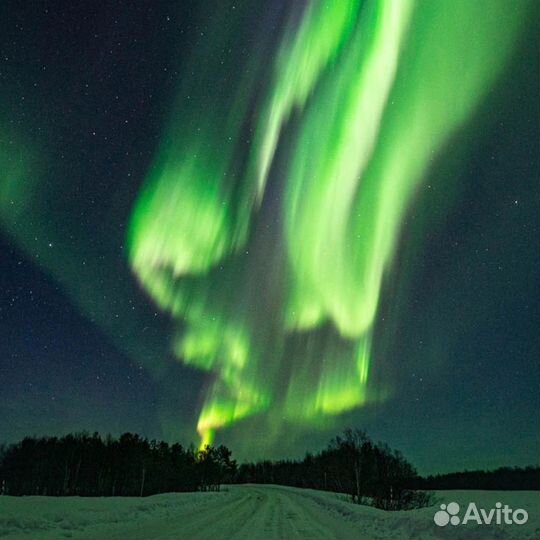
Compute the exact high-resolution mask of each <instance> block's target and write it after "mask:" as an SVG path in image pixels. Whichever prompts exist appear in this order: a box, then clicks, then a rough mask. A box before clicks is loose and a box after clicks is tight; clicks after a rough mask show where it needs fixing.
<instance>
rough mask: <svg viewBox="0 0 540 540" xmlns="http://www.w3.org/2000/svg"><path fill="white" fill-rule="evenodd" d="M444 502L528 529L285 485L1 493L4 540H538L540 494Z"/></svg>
mask: <svg viewBox="0 0 540 540" xmlns="http://www.w3.org/2000/svg"><path fill="white" fill-rule="evenodd" d="M437 496H438V497H439V498H440V500H441V501H458V502H459V503H460V504H461V505H466V504H467V501H471V500H474V501H477V502H478V503H480V504H482V505H484V506H485V507H486V508H488V507H493V506H494V505H495V501H500V500H502V501H503V502H508V503H511V504H512V506H513V507H514V508H517V507H521V508H526V509H527V511H528V512H529V522H528V523H527V524H526V525H524V526H505V527H501V526H499V527H492V526H485V525H483V526H478V525H473V526H471V527H469V526H467V527H466V528H465V527H456V528H452V527H446V528H441V527H437V526H436V525H435V524H434V522H433V515H434V512H435V511H436V510H437V509H438V508H439V506H438V505H437V506H435V507H432V508H423V509H420V510H413V511H407V512H384V511H382V510H378V509H375V508H371V507H367V506H360V505H353V504H351V503H350V502H348V500H347V499H346V497H344V496H340V495H336V494H333V493H325V492H320V491H314V490H301V489H295V488H286V487H280V486H260V485H245V486H227V487H225V489H224V490H223V491H221V492H219V493H171V494H165V495H156V496H153V497H146V498H142V499H141V498H135V497H134V498H122V497H115V498H82V497H65V498H54V497H0V540H65V539H71V540H192V539H193V540H197V539H199V540H243V539H246V540H247V539H249V540H275V539H287V540H294V539H298V538H305V539H311V540H317V539H325V540H333V539H343V540H355V539H358V540H389V539H395V540H401V539H403V540H409V539H423V540H433V539H439V538H440V539H443V538H453V539H458V538H459V539H460V540H464V539H465V540H485V539H486V538H497V539H499V540H503V539H515V540H517V539H519V540H537V539H538V538H540V525H539V509H540V492H511V493H508V492H506V493H505V492H482V491H476V492H475V491H468V492H465V491H461V492H459V491H454V492H438V493H437Z"/></svg>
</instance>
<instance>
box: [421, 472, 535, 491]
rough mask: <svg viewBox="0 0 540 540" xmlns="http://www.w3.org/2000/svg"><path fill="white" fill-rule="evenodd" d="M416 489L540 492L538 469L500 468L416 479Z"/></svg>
mask: <svg viewBox="0 0 540 540" xmlns="http://www.w3.org/2000/svg"><path fill="white" fill-rule="evenodd" d="M412 487H415V488H418V489H484V490H503V491H516V490H530V491H538V490H540V467H524V468H518V467H500V468H499V469H496V470H494V471H483V470H478V471H464V472H454V473H449V474H437V475H434V476H428V477H425V478H417V479H415V481H414V482H413V484H412Z"/></svg>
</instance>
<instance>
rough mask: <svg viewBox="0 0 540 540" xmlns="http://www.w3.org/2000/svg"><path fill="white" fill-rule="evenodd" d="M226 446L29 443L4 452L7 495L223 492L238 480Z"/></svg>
mask: <svg viewBox="0 0 540 540" xmlns="http://www.w3.org/2000/svg"><path fill="white" fill-rule="evenodd" d="M236 468H237V465H236V462H235V461H234V460H233V459H232V458H231V451H230V450H229V449H228V448H226V447H225V446H219V447H217V448H213V447H211V446H206V447H205V448H204V449H202V450H197V449H195V448H194V447H193V446H191V447H189V448H184V447H183V446H182V445H180V444H172V445H169V444H167V443H166V442H162V441H154V440H153V441H148V440H147V439H143V438H141V437H139V436H138V435H133V434H131V433H125V434H123V435H122V436H120V437H119V438H118V439H114V438H112V437H110V436H108V437H106V438H104V439H103V438H102V437H100V436H99V435H98V434H97V433H94V434H93V435H88V434H86V433H80V434H75V435H67V436H65V437H61V438H57V437H40V438H36V437H26V438H25V439H23V440H22V441H21V442H19V443H18V444H15V445H11V446H8V447H4V448H3V450H2V451H1V452H0V493H3V494H6V495H51V496H64V495H80V496H116V495H118V496H145V495H154V494H156V493H165V492H175V491H207V490H219V489H220V486H221V485H222V484H224V483H227V482H231V481H232V480H233V479H234V476H235V474H236Z"/></svg>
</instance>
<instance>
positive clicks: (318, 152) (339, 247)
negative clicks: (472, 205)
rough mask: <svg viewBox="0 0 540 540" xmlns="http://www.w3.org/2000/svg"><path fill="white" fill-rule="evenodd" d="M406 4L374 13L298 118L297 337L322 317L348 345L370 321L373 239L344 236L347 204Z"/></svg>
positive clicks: (391, 68)
mask: <svg viewBox="0 0 540 540" xmlns="http://www.w3.org/2000/svg"><path fill="white" fill-rule="evenodd" d="M411 5H412V3H411V2H410V1H407V0H403V1H400V2H384V3H380V4H379V5H377V6H376V11H375V12H374V13H370V15H371V16H370V17H369V18H366V19H364V21H363V23H364V24H362V25H360V26H359V28H358V30H357V33H356V39H355V40H354V41H353V43H352V44H351V48H350V53H349V54H347V56H346V58H345V59H344V60H343V61H342V62H341V63H340V64H339V65H338V66H336V67H335V68H334V70H333V72H332V73H331V75H330V76H329V78H330V79H331V80H330V81H324V82H323V90H322V91H321V92H320V93H319V94H318V95H316V96H315V97H314V100H313V102H312V104H311V107H310V109H309V111H308V112H307V114H306V120H305V122H304V127H303V129H302V132H301V134H300V137H299V143H298V151H297V152H296V154H295V157H294V158H293V164H292V167H291V182H290V183H289V190H288V202H287V209H288V212H287V218H288V219H287V236H288V240H289V254H290V260H291V263H292V265H293V269H294V273H295V276H296V279H297V280H298V285H297V286H296V289H295V291H294V293H293V302H292V304H291V305H290V308H289V313H288V322H289V325H290V326H291V327H292V328H304V329H305V328H306V327H309V326H313V325H316V324H317V323H318V322H320V319H321V318H322V317H323V316H325V315H329V316H330V317H331V318H332V319H333V321H334V322H335V324H336V325H337V326H338V328H339V329H340V330H341V331H342V332H343V333H344V334H345V335H347V336H350V337H354V336H358V335H360V334H361V333H362V332H363V331H365V330H367V329H368V328H369V326H370V325H371V323H372V321H373V317H374V314H375V310H376V307H377V300H378V296H379V291H380V279H381V273H380V272H377V271H376V270H375V269H374V266H375V261H374V260H373V258H372V257H371V256H369V255H371V254H367V253H366V247H367V246H366V244H368V243H369V242H370V240H371V238H370V237H371V231H369V230H365V229H364V230H362V231H360V232H359V236H358V238H357V239H355V240H356V241H355V240H353V242H355V244H356V245H351V243H350V242H349V239H348V238H347V233H348V226H349V220H350V215H351V209H352V205H353V204H354V200H355V197H356V196H357V193H358V190H360V193H363V186H362V185H361V180H362V173H363V171H364V169H365V167H366V165H367V163H368V160H369V159H370V158H371V154H372V152H373V149H374V146H375V143H376V139H377V137H378V134H379V130H380V123H381V118H382V114H383V112H384V107H385V105H386V102H387V98H388V94H389V92H390V89H391V86H392V84H393V82H394V77H395V73H396V69H397V61H398V55H399V51H400V47H401V44H402V42H403V40H404V37H405V32H406V30H407V26H408V22H409V17H410V13H411ZM324 83H326V84H324ZM314 133H317V137H314V136H313V134H314ZM404 203H405V201H404ZM366 255H368V256H366Z"/></svg>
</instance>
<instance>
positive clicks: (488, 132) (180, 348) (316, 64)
mask: <svg viewBox="0 0 540 540" xmlns="http://www.w3.org/2000/svg"><path fill="white" fill-rule="evenodd" d="M487 5H488V6H489V9H488V8H487V7H486V6H485V5H483V3H482V2H477V3H474V4H473V3H470V2H467V1H465V0H463V1H456V2H454V3H449V2H446V1H444V0H436V1H435V0H434V1H433V2H431V3H429V4H426V3H423V4H422V3H421V6H422V7H420V4H417V3H416V2H414V1H413V0H403V1H402V2H400V3H395V2H394V3H392V2H385V1H377V0H372V1H370V2H356V1H351V2H350V3H348V4H347V6H346V7H344V4H342V3H332V2H323V1H321V2H307V3H302V2H298V3H296V2H295V3H294V6H291V3H290V2H286V1H285V0H273V1H272V2H267V3H265V5H264V7H261V4H260V3H258V2H249V1H245V2H232V1H231V2H229V1H224V2H220V3H219V5H217V6H216V4H215V3H213V2H205V1H199V2H195V1H194V2H185V1H183V2H167V1H162V2H154V1H152V2H150V1H148V2H146V1H141V2H137V3H135V4H134V5H132V4H128V3H124V2H122V1H117V2H106V3H105V4H102V3H100V5H99V6H98V5H97V4H92V3H90V4H89V3H87V2H77V1H75V2H46V1H45V2H40V3H20V2H7V3H6V4H5V6H4V11H5V14H6V15H5V16H3V17H1V18H0V30H1V31H0V383H1V385H0V441H6V442H13V441H15V440H17V439H19V438H21V437H23V436H25V435H29V434H38V435H40V434H63V433H67V432H71V431H80V430H88V431H99V432H101V433H109V432H110V433H113V434H115V435H116V434H120V433H122V432H125V431H133V432H137V433H140V434H142V435H144V436H148V437H150V438H154V437H155V438H165V439H167V440H171V441H172V440H180V441H182V442H184V443H189V442H190V441H192V442H194V443H195V444H200V443H201V442H202V443H204V442H216V443H225V444H227V445H229V446H230V447H231V448H232V450H233V452H234V453H235V454H236V455H237V456H238V457H239V458H241V459H244V458H245V459H258V458H262V457H270V458H277V457H297V456H300V455H302V454H303V453H304V452H305V451H306V450H318V449H319V448H320V447H321V446H323V445H324V444H325V443H326V442H327V440H328V439H329V438H330V437H331V436H333V435H334V434H336V433H338V432H339V431H340V430H342V429H343V428H344V427H346V426H353V427H362V428H365V429H366V430H367V431H368V432H369V433H370V434H371V435H372V436H373V437H374V438H375V439H381V440H384V441H386V442H388V443H389V444H390V445H391V446H393V447H396V448H399V449H400V450H402V451H403V452H404V454H405V455H406V456H407V457H408V458H409V459H410V460H411V461H412V462H413V463H414V464H415V465H416V466H417V468H418V469H419V471H420V472H421V473H432V472H446V471H453V470H461V469H465V468H468V469H473V468H492V467H497V466H503V465H510V466H512V465H528V464H535V463H538V456H539V455H540V415H539V414H538V411H539V410H540V365H539V362H538V358H540V337H539V334H538V326H539V322H540V321H539V319H540V317H539V315H540V310H539V308H540V297H539V291H540V288H539V284H540V283H539V276H540V274H539V272H538V269H539V267H540V253H539V250H538V235H539V232H540V223H539V220H540V214H539V212H538V210H539V206H538V205H539V200H540V197H539V193H538V178H539V172H540V165H539V152H538V148H539V144H538V143H539V140H540V124H539V118H540V104H539V102H538V94H539V90H540V58H539V50H540V47H539V43H538V39H539V36H540V32H539V31H538V30H539V29H538V22H537V21H539V20H540V17H539V13H538V11H539V7H540V5H539V4H538V2H533V1H531V2H529V1H527V0H518V1H517V2H515V3H514V7H513V11H510V10H508V9H507V4H506V2H505V1H503V0H490V2H487ZM501 21H504V24H501ZM534 21H536V22H534Z"/></svg>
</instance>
